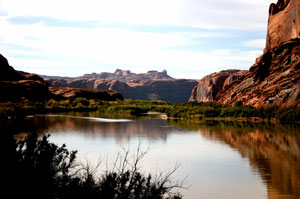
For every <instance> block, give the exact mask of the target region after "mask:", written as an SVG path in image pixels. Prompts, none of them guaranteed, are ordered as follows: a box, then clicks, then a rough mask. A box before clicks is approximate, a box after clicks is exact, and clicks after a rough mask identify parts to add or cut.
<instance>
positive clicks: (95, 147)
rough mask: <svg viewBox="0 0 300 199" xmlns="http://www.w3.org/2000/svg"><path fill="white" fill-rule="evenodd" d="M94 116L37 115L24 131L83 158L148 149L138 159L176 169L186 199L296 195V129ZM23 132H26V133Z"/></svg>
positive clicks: (299, 189) (299, 179)
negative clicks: (184, 180) (184, 181)
mask: <svg viewBox="0 0 300 199" xmlns="http://www.w3.org/2000/svg"><path fill="white" fill-rule="evenodd" d="M101 116H103V115H99V114H98V113H84V114H78V113H77V114H70V115H37V116H35V117H33V118H28V120H27V123H26V124H22V126H21V127H22V128H21V129H22V132H23V133H26V132H35V133H40V134H49V133H50V134H51V139H52V141H53V142H55V143H58V144H62V143H66V144H67V147H68V148H69V149H71V150H73V149H76V150H78V151H79V156H80V157H81V158H85V157H87V158H88V159H91V161H97V160H99V158H102V159H103V158H107V159H111V160H114V158H115V157H116V154H117V152H118V151H120V148H121V147H120V146H129V147H131V148H135V147H137V145H138V144H139V143H140V142H141V143H142V144H143V146H144V148H147V147H148V146H150V148H151V150H150V152H149V154H148V156H146V158H145V159H144V160H143V161H142V162H141V163H142V165H141V167H142V168H143V169H145V170H146V171H150V172H153V173H157V172H159V171H168V170H170V169H172V168H173V167H174V166H175V164H176V163H178V162H180V163H181V167H180V169H179V170H178V172H177V173H176V174H175V176H174V179H175V180H176V179H178V178H179V179H182V178H184V177H186V176H187V177H188V178H187V185H190V188H189V189H188V190H187V191H185V190H182V192H183V193H184V195H185V198H188V199H194V198H197V199H198V198H205V199H206V198H213V199H219V198H223V199H227V198H228V199H233V198H236V199H244V198H249V199H253V198H255V199H260V198H268V199H296V198H300V131H299V129H300V128H299V125H298V124H270V123H269V124H266V123H247V122H230V121H197V122H192V121H176V120H167V121H165V120H161V119H157V118H155V117H141V118H130V119H123V118H118V119H114V118H117V117H116V116H114V118H107V116H105V117H106V118H100V117H101ZM24 129H25V130H24Z"/></svg>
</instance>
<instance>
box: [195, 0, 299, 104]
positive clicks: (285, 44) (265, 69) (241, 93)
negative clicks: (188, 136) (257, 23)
mask: <svg viewBox="0 0 300 199" xmlns="http://www.w3.org/2000/svg"><path fill="white" fill-rule="evenodd" d="M269 13H270V16H269V24H268V33H267V42H266V48H265V50H264V54H263V55H262V56H260V57H259V58H257V59H256V63H255V64H254V65H253V66H251V68H250V70H249V71H247V72H243V75H241V76H239V78H236V80H235V81H232V82H227V83H226V84H225V83H224V85H223V89H220V90H218V89H211V90H214V91H216V92H217V94H216V95H215V101H217V102H219V103H223V104H234V103H235V102H236V101H241V102H242V103H243V104H244V105H252V106H255V107H261V106H278V107H287V106H294V107H300V70H299V69H300V24H299V23H300V1H299V0H279V1H278V2H277V4H271V6H270V11H269ZM210 77H211V78H213V77H214V75H211V76H210ZM208 81H209V78H208V79H207V80H206V82H208ZM212 82H213V80H212ZM213 85H214V84H213ZM205 92H206V90H203V88H201V87H199V88H197V89H196V90H195V92H193V95H192V97H191V99H192V100H196V101H203V100H204V101H205V100H208V99H209V100H210V99H212V97H211V96H214V95H212V94H211V93H213V94H215V92H207V97H205V94H206V93H205Z"/></svg>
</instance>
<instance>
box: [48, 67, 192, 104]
mask: <svg viewBox="0 0 300 199" xmlns="http://www.w3.org/2000/svg"><path fill="white" fill-rule="evenodd" d="M45 80H46V81H47V82H48V83H49V84H50V85H53V86H67V87H72V88H88V89H102V90H115V91H118V92H120V93H122V94H123V96H124V98H130V99H141V100H164V101H173V102H187V101H188V100H189V97H190V94H191V91H192V89H193V88H194V87H195V86H196V85H197V81H195V80H185V79H173V78H172V77H170V76H168V75H167V71H162V72H157V71H148V72H147V73H140V74H135V73H131V72H130V71H127V70H123V71H122V70H118V69H117V70H116V71H115V72H114V73H105V72H103V73H100V74H96V73H94V74H89V75H84V76H81V77H78V78H66V79H45Z"/></svg>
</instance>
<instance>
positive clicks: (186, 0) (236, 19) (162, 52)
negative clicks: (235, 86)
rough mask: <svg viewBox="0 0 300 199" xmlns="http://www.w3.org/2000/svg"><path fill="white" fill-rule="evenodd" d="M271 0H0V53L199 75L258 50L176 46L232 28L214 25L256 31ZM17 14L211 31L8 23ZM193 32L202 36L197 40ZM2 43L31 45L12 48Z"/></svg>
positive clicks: (27, 61) (86, 68)
mask: <svg viewBox="0 0 300 199" xmlns="http://www.w3.org/2000/svg"><path fill="white" fill-rule="evenodd" d="M274 1H275V0H264V1H263V0H251V1H250V0H230V1H229V0H228V1H221V0H210V1H204V0H152V1H149V0H126V1H124V0H109V1H107V0H85V1H82V0H72V1H71V0H63V1H62V0H51V1H46V0H44V1H41V0H26V1H19V0H18V1H17V0H2V1H1V3H2V4H1V6H2V10H5V11H7V13H8V15H7V16H0V27H1V32H0V47H1V53H2V54H4V56H6V57H7V58H8V59H9V62H10V64H11V65H13V66H14V67H16V68H17V69H21V70H25V71H29V72H35V73H44V74H48V75H67V76H76V75H81V74H83V73H88V72H102V71H110V72H111V71H113V70H115V68H116V67H122V68H123V69H130V70H132V71H133V72H145V71H147V70H151V69H155V70H163V69H167V70H168V71H169V73H170V74H171V75H174V76H175V77H178V78H180V75H182V76H181V77H182V78H197V77H196V75H199V76H200V75H201V76H203V75H205V74H207V73H211V72H215V71H218V70H220V69H223V68H224V69H225V68H232V67H233V66H237V67H239V68H240V67H243V68H246V67H250V65H251V63H253V62H254V60H255V58H256V57H257V56H258V55H259V54H261V52H260V51H251V50H240V49H235V48H234V47H231V46H228V48H226V49H219V50H218V49H216V50H214V51H209V50H183V49H181V50H180V48H178V47H182V46H193V45H198V46H203V48H205V45H207V44H205V38H211V37H229V36H230V34H229V33H226V34H225V33H224V32H222V31H221V30H220V29H234V30H237V29H241V30H244V31H254V30H255V31H256V30H259V33H258V34H261V31H265V30H266V22H267V13H268V12H267V10H268V8H267V7H268V5H269V3H270V2H274ZM16 16H45V17H51V18H56V19H65V20H72V21H76V20H78V21H85V20H93V21H95V20H96V21H97V20H98V21H99V23H102V24H108V25H110V24H112V23H115V24H118V23H122V24H129V25H154V26H159V25H160V26H163V25H167V26H174V27H180V26H183V27H201V28H208V29H210V31H209V32H205V31H204V32H193V31H190V32H189V31H186V32H173V33H168V34H162V33H154V32H138V31H132V30H128V29H124V28H122V27H117V26H116V27H115V28H108V27H107V28H100V27H99V28H92V29H89V28H74V27H73V28H71V27H49V26H45V25H44V24H43V23H36V24H31V25H25V24H22V25H16V24H10V23H8V21H7V19H9V18H12V17H16ZM215 29H217V30H215ZM245 34H246V32H245ZM32 38H35V39H32ZM194 38H202V39H203V40H202V41H195V40H193V39H194ZM258 38H261V35H259V36H258ZM224 39H226V38H224ZM262 43H263V42H262V39H256V40H251V41H246V42H243V43H242V45H243V46H246V47H256V48H263V46H262ZM1 44H2V46H1ZM3 44H10V45H22V46H25V47H30V48H34V49H37V50H35V51H28V50H26V49H12V48H8V47H6V46H5V45H3ZM207 47H208V46H207ZM20 55H21V57H20ZM22 56H23V57H22ZM36 57H38V58H36ZM108 66H109V67H108ZM111 66H113V67H114V68H112V67H111ZM199 78H200V77H199Z"/></svg>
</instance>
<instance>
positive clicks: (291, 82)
mask: <svg viewBox="0 0 300 199" xmlns="http://www.w3.org/2000/svg"><path fill="white" fill-rule="evenodd" d="M299 44H300V40H299V39H294V40H291V41H288V42H286V43H283V44H282V45H280V46H279V47H277V48H275V49H272V50H271V51H270V52H267V53H265V54H264V55H262V56H261V57H259V58H258V59H257V61H256V63H255V64H254V65H253V66H252V67H251V68H250V70H249V72H247V74H246V75H245V76H244V77H243V78H242V79H240V80H239V81H236V82H233V83H232V84H229V85H228V86H227V87H225V88H224V89H223V90H222V91H221V92H219V93H218V95H217V101H218V102H220V103H226V104H232V103H234V102H235V101H237V100H238V101H242V102H243V104H244V105H252V106H255V107H259V106H281V107H283V106H295V107H300V70H299V69H300V45H299Z"/></svg>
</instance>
